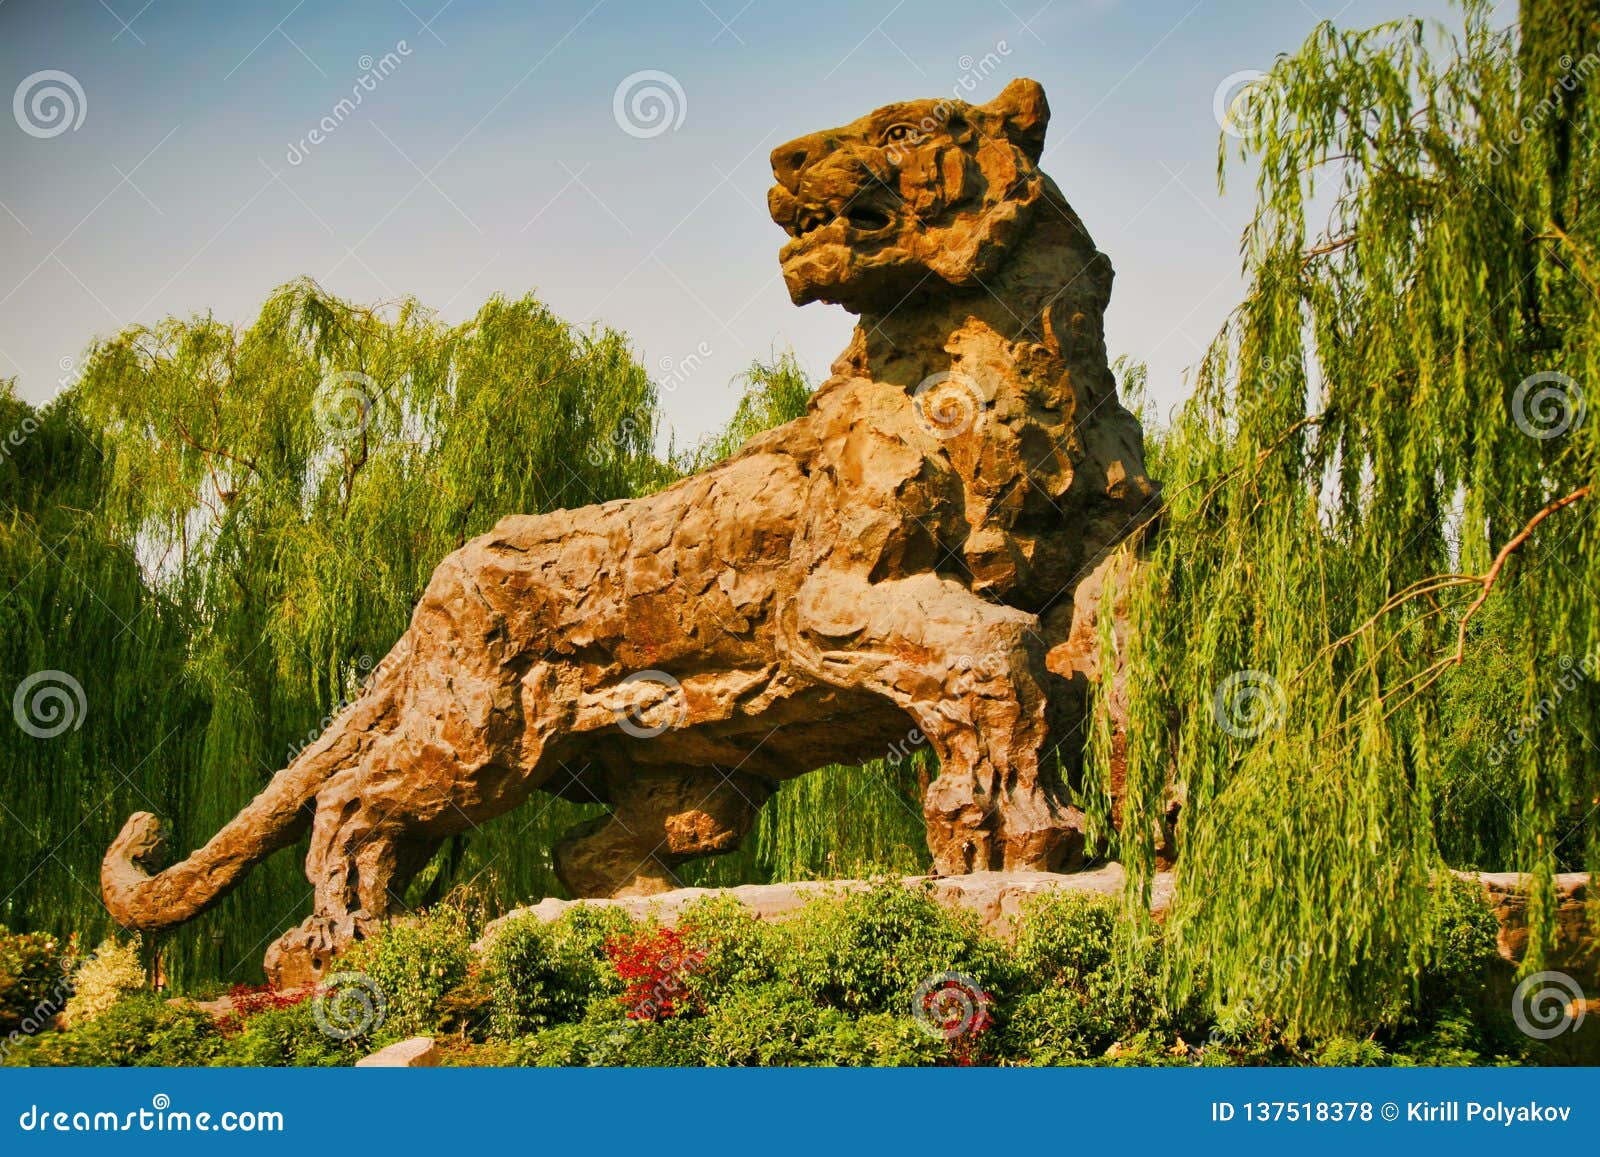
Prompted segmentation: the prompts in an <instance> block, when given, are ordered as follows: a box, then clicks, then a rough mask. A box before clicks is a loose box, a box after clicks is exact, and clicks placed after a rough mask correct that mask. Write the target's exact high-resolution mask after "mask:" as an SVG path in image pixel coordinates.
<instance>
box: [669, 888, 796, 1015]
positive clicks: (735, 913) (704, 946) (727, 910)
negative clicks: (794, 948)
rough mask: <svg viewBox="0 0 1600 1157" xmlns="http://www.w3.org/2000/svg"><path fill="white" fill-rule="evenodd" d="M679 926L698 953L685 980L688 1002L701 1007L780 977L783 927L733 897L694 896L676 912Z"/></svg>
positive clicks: (783, 944) (784, 942)
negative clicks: (772, 922)
mask: <svg viewBox="0 0 1600 1157" xmlns="http://www.w3.org/2000/svg"><path fill="white" fill-rule="evenodd" d="M678 930H679V931H680V932H681V933H682V934H683V938H684V940H685V941H687V942H688V943H689V944H690V945H691V946H692V948H693V950H694V951H695V952H696V953H698V954H699V956H698V962H697V963H696V964H695V966H694V967H693V968H692V969H690V970H689V971H688V974H687V975H686V976H684V977H683V983H684V987H685V989H686V990H687V992H688V995H689V997H690V1000H689V1003H690V1004H699V1005H702V1006H710V1005H714V1004H716V1003H717V1002H719V1001H720V1000H722V999H723V998H724V997H725V996H728V995H729V994H731V993H733V992H736V991H739V990H741V989H745V988H750V987H753V986H756V985H759V984H761V983H763V981H765V980H766V979H767V978H769V977H772V976H775V975H777V974H778V971H779V968H780V965H781V962H782V959H783V955H784V951H785V945H786V944H787V940H786V939H785V935H784V933H783V932H782V931H781V928H780V926H775V925H773V924H771V923H769V922H768V921H765V920H762V919H761V918H760V917H758V916H756V915H755V914H754V913H753V912H751V911H750V909H748V908H746V907H745V906H744V905H743V904H741V903H739V901H738V900H736V899H734V898H733V897H732V896H708V897H705V898H704V899H701V900H696V901H695V902H694V903H692V904H690V905H689V906H688V907H686V908H684V909H683V911H682V912H680V913H679V914H678Z"/></svg>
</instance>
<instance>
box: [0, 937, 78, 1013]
mask: <svg viewBox="0 0 1600 1157" xmlns="http://www.w3.org/2000/svg"><path fill="white" fill-rule="evenodd" d="M62 964H63V960H62V952H61V944H60V942H59V941H57V940H56V938H55V937H54V936H49V935H46V934H45V933H43V932H8V931H6V929H5V928H4V927H3V926H0V1034H10V1033H13V1032H21V1033H31V1032H37V1031H39V1030H40V1029H42V1028H46V1027H48V1026H49V1025H50V1024H52V1023H53V1022H54V1021H55V1018H56V1015H57V1014H58V1013H60V1012H61V1006H62V1003H63V998H64V997H65V996H66V989H67V987H68V986H67V985H66V983H65V980H66V973H65V971H64V969H63V967H62Z"/></svg>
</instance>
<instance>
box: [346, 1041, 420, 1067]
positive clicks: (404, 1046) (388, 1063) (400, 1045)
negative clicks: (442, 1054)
mask: <svg viewBox="0 0 1600 1157" xmlns="http://www.w3.org/2000/svg"><path fill="white" fill-rule="evenodd" d="M438 1063H439V1046H438V1045H436V1044H434V1043H433V1038H432V1037H429V1036H414V1037H412V1038H411V1039H410V1040H403V1041H398V1042H396V1043H395V1044H392V1045H389V1046H388V1047H387V1048H381V1049H379V1050H378V1051H377V1052H375V1053H371V1054H369V1055H367V1056H364V1057H362V1058H361V1059H360V1060H359V1061H357V1062H356V1068H358V1069H431V1068H434V1067H436V1066H437V1065H438Z"/></svg>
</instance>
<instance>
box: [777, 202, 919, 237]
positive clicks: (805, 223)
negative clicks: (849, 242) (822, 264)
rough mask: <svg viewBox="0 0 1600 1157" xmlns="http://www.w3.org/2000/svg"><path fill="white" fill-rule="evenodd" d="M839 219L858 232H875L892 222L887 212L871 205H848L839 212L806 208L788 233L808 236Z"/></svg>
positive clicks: (792, 235)
mask: <svg viewBox="0 0 1600 1157" xmlns="http://www.w3.org/2000/svg"><path fill="white" fill-rule="evenodd" d="M841 220H842V221H844V222H845V224H846V225H848V226H849V227H850V228H852V229H854V230H856V231H857V232H860V233H876V232H878V231H879V230H881V229H887V228H888V227H889V226H890V225H891V224H893V223H894V222H893V218H891V217H890V216H889V214H887V213H885V212H884V211H883V210H882V209H878V208H876V207H874V206H872V205H850V206H847V207H846V208H845V209H844V210H843V211H841V212H835V211H834V210H831V209H808V210H806V211H805V212H804V213H802V214H800V216H799V218H798V219H797V220H796V221H795V223H794V225H793V226H792V227H791V228H790V229H789V235H790V236H791V237H795V238H803V237H808V236H810V235H811V234H813V233H815V232H816V231H817V230H819V229H824V228H826V227H827V226H829V225H832V224H833V223H834V222H836V221H841Z"/></svg>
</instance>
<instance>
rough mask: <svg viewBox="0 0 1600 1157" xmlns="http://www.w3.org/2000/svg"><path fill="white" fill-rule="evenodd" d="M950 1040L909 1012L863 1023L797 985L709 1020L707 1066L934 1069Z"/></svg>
mask: <svg viewBox="0 0 1600 1157" xmlns="http://www.w3.org/2000/svg"><path fill="white" fill-rule="evenodd" d="M946 1055H947V1048H946V1045H945V1042H944V1041H943V1040H942V1039H941V1038H939V1037H937V1036H935V1035H933V1034H932V1033H930V1032H929V1031H928V1030H927V1029H925V1028H923V1027H922V1026H921V1025H920V1024H918V1023H917V1022H916V1021H915V1020H914V1019H912V1018H911V1017H910V1016H907V1015H898V1016H897V1015H895V1014H892V1013H868V1014H866V1015H864V1016H862V1017H860V1018H852V1017H851V1016H850V1015H849V1014H847V1013H845V1012H842V1011H840V1010H839V1009H836V1008H822V1007H818V1005H817V1004H816V1003H815V1002H814V1001H811V1000H808V999H806V998H805V997H804V996H803V995H801V994H799V993H797V992H796V991H795V990H794V989H793V988H791V987H787V986H779V985H768V986H765V987H761V988H755V989H749V990H745V991H743V992H740V993H737V994H735V995H733V996H730V997H729V998H728V999H727V1000H725V1001H724V1002H723V1003H722V1004H720V1005H718V1006H717V1008H716V1009H715V1010H713V1011H712V1013H711V1014H710V1015H709V1016H708V1017H707V1018H706V1028H705V1040H704V1052H703V1062H702V1063H704V1064H707V1065H860V1066H882V1065H898V1066H910V1065H929V1064H937V1063H938V1062H939V1061H940V1060H942V1059H944V1058H945V1056H946Z"/></svg>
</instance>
